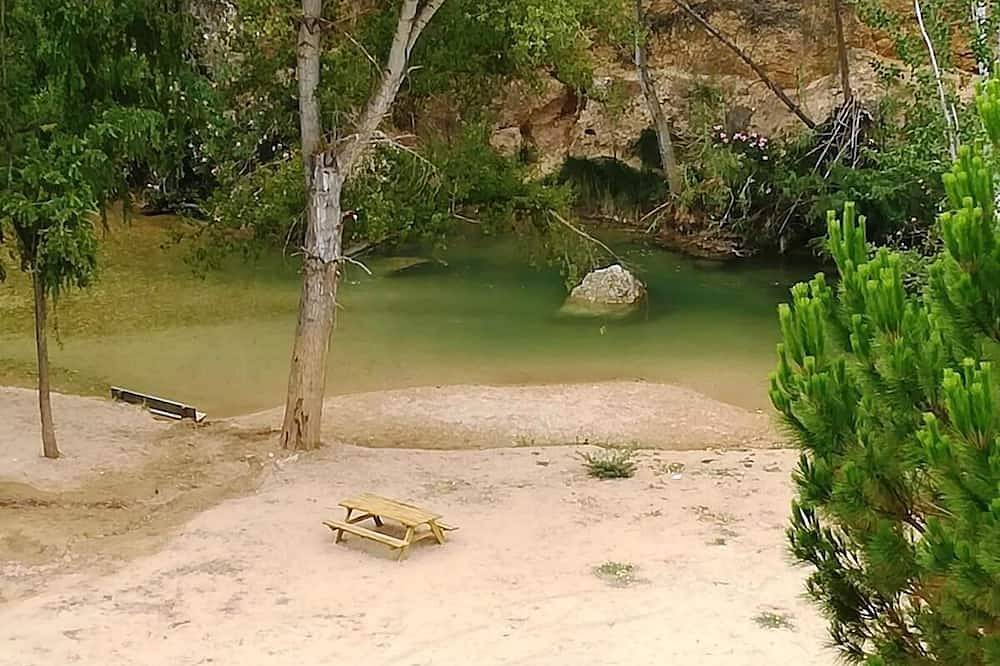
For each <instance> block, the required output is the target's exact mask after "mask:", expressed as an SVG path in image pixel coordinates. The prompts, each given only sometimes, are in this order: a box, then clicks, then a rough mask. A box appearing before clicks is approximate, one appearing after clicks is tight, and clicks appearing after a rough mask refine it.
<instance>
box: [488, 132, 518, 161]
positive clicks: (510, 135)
mask: <svg viewBox="0 0 1000 666" xmlns="http://www.w3.org/2000/svg"><path fill="white" fill-rule="evenodd" d="M490 145H491V146H493V148H494V150H496V151H497V152H498V153H500V154H501V155H506V156H507V157H513V156H515V155H517V154H518V153H520V152H521V148H522V147H523V146H524V137H523V136H522V135H521V128H519V127H502V128H500V129H497V130H496V131H494V132H493V136H491V137H490Z"/></svg>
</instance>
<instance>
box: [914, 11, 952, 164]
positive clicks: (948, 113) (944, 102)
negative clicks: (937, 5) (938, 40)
mask: <svg viewBox="0 0 1000 666" xmlns="http://www.w3.org/2000/svg"><path fill="white" fill-rule="evenodd" d="M913 11H914V14H915V15H916V17H917V26H918V27H919V28H920V34H921V36H922V37H923V38H924V45H925V46H926V47H927V58H928V60H929V61H930V64H931V71H932V72H933V73H934V82H935V83H936V84H937V91H938V101H939V102H940V103H941V114H942V115H943V116H944V122H945V125H946V127H947V131H946V138H947V140H948V154H949V155H950V156H951V159H952V160H954V159H955V157H956V156H957V155H958V114H957V113H955V109H954V108H953V107H952V106H951V105H950V104H949V103H948V96H947V94H946V93H945V90H944V76H943V75H942V73H941V68H940V67H939V66H938V61H937V55H936V54H935V53H934V42H933V40H931V36H930V34H929V33H928V32H927V26H926V25H924V12H923V9H922V8H921V6H920V0H913Z"/></svg>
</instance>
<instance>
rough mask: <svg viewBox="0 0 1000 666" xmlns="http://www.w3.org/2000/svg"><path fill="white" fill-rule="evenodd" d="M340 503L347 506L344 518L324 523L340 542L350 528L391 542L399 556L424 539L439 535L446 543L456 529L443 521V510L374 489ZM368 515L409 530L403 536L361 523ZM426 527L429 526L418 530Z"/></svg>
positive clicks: (373, 520) (439, 538) (367, 537)
mask: <svg viewBox="0 0 1000 666" xmlns="http://www.w3.org/2000/svg"><path fill="white" fill-rule="evenodd" d="M339 504H340V506H342V507H344V508H345V509H347V516H346V517H345V518H344V520H342V521H341V520H325V521H323V524H324V525H326V526H327V527H329V528H330V529H331V530H333V531H334V532H336V533H337V538H336V543H340V542H341V541H343V540H344V533H345V532H348V533H350V534H354V535H356V536H359V537H363V538H365V539H371V540H372V541H377V542H379V543H382V544H385V545H386V546H389V547H390V548H392V549H394V550H396V551H397V556H396V559H397V560H401V559H403V558H404V557H406V554H407V551H408V550H409V548H410V546H412V545H413V544H415V543H416V542H418V541H421V540H423V539H436V540H437V542H438V543H439V544H443V543H444V541H445V539H444V533H445V532H446V531H450V530H453V529H456V528H454V527H452V526H451V525H447V524H445V523H442V522H441V516H440V515H439V514H436V513H432V512H430V511H427V510H425V509H421V508H420V507H418V506H413V505H412V504H406V503H404V502H399V501H397V500H392V499H389V498H387V497H380V496H378V495H372V494H370V493H364V494H362V495H358V496H356V497H350V498H348V499H345V500H344V501H342V502H340V503H339ZM355 512H358V513H357V515H354V513H355ZM368 519H371V520H372V522H374V523H375V526H376V527H382V525H383V520H384V519H388V520H392V521H394V522H397V523H399V524H401V525H402V526H403V527H404V528H406V533H405V534H404V536H403V537H402V538H397V537H394V536H392V535H390V534H385V533H384V532H377V531H375V530H372V529H368V528H367V527H362V526H361V525H359V524H358V523H360V522H362V521H364V520H368ZM423 527H426V528H427V529H426V530H421V531H420V532H418V531H417V530H418V528H423Z"/></svg>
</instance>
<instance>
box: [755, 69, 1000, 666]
mask: <svg viewBox="0 0 1000 666" xmlns="http://www.w3.org/2000/svg"><path fill="white" fill-rule="evenodd" d="M977 106H978V109H979V112H980V116H981V118H982V120H983V124H984V127H985V130H986V133H987V134H988V136H989V139H990V143H991V145H990V147H989V149H983V148H982V147H980V146H978V145H974V146H972V147H963V148H961V149H960V151H959V157H958V159H957V161H956V162H955V164H954V167H953V168H952V170H951V171H950V172H949V173H947V174H945V175H944V178H943V180H944V186H945V190H946V191H947V194H948V205H949V208H950V210H949V211H948V212H946V213H944V214H942V215H941V216H940V217H939V219H938V226H939V231H940V233H941V236H942V238H943V247H942V249H941V250H940V252H939V253H938V254H937V256H935V257H934V258H933V261H932V263H931V265H930V268H929V271H928V272H927V275H926V276H925V279H923V278H921V276H919V275H918V276H916V278H917V279H915V280H914V279H910V278H911V277H914V276H910V275H908V274H907V273H908V270H907V266H908V264H907V262H906V261H905V260H904V258H903V257H901V256H900V255H899V254H897V253H894V252H890V251H888V250H887V249H885V248H882V249H879V250H877V251H875V252H872V251H871V249H870V248H869V246H868V244H867V242H866V235H865V220H864V218H863V217H857V216H856V215H855V210H854V206H853V205H851V204H848V205H846V206H845V208H844V214H843V217H842V218H841V219H839V220H838V219H837V218H836V217H835V215H834V214H833V213H831V214H830V217H829V239H828V247H829V249H830V252H831V254H832V255H833V257H834V259H835V261H836V264H837V269H838V272H839V283H838V284H837V286H832V285H831V284H829V283H828V282H827V280H826V279H825V278H824V277H823V275H822V274H820V275H817V276H816V278H815V279H814V280H812V281H811V282H809V283H808V284H799V285H797V286H795V287H794V288H793V289H792V302H791V303H790V304H787V305H783V306H781V308H780V322H781V330H782V335H783V338H784V341H783V342H782V344H781V345H779V348H778V357H779V360H778V368H777V371H776V372H775V373H774V374H773V375H772V378H771V392H770V393H771V400H772V402H773V403H774V405H775V407H776V408H777V409H778V411H779V412H780V413H781V415H782V417H783V419H784V422H785V423H786V425H787V426H788V428H789V430H790V432H791V433H792V435H793V436H794V438H795V440H796V441H797V443H798V444H799V445H800V446H801V448H802V449H803V453H802V456H801V459H800V462H799V466H798V469H797V471H796V473H795V475H794V481H795V484H796V487H797V490H798V497H797V499H796V500H795V502H794V504H793V508H792V521H791V527H790V529H789V531H788V535H789V540H790V543H791V547H792V552H793V553H794V555H795V557H796V558H797V559H799V560H800V561H802V562H804V563H807V564H809V565H811V568H812V573H811V575H810V576H809V580H808V584H807V589H808V591H809V593H810V595H811V596H812V597H813V598H814V599H816V600H817V601H818V602H819V603H820V605H821V606H822V608H823V610H824V611H825V613H826V615H827V617H828V619H829V622H830V633H831V636H832V638H833V641H834V643H835V644H836V645H837V646H839V647H840V648H841V650H843V652H844V655H845V657H846V658H847V659H848V660H849V661H852V662H855V663H861V662H864V663H867V664H871V665H876V664H886V665H896V664H899V665H903V664H963V665H966V664H967V665H972V666H975V665H986V664H998V663H1000V559H998V557H997V553H998V552H1000V392H998V389H1000V384H998V378H997V376H996V371H995V368H994V362H995V356H996V351H997V349H998V347H997V343H998V342H1000V223H998V217H997V211H996V204H995V201H996V198H995V195H996V192H995V186H994V183H995V160H994V157H993V156H995V155H996V154H997V153H996V151H997V150H1000V80H993V81H990V82H989V83H988V84H986V85H985V86H983V87H982V88H981V89H980V91H979V95H978V98H977Z"/></svg>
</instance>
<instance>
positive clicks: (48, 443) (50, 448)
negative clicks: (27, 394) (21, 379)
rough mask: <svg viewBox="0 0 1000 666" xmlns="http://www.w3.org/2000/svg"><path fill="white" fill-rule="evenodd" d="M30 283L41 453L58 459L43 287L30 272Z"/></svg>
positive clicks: (33, 272)
mask: <svg viewBox="0 0 1000 666" xmlns="http://www.w3.org/2000/svg"><path fill="white" fill-rule="evenodd" d="M31 283H32V286H33V287H34V289H35V354H36V356H37V357H38V412H39V414H40V415H41V419H42V453H43V454H44V455H45V457H46V458H58V457H59V447H58V446H57V445H56V429H55V426H54V425H53V423H52V400H51V398H50V397H49V392H50V391H49V345H48V340H47V338H46V330H45V319H46V314H47V307H46V302H45V301H46V296H45V285H43V284H42V281H41V280H40V279H39V277H38V273H37V272H35V271H32V273H31Z"/></svg>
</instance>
